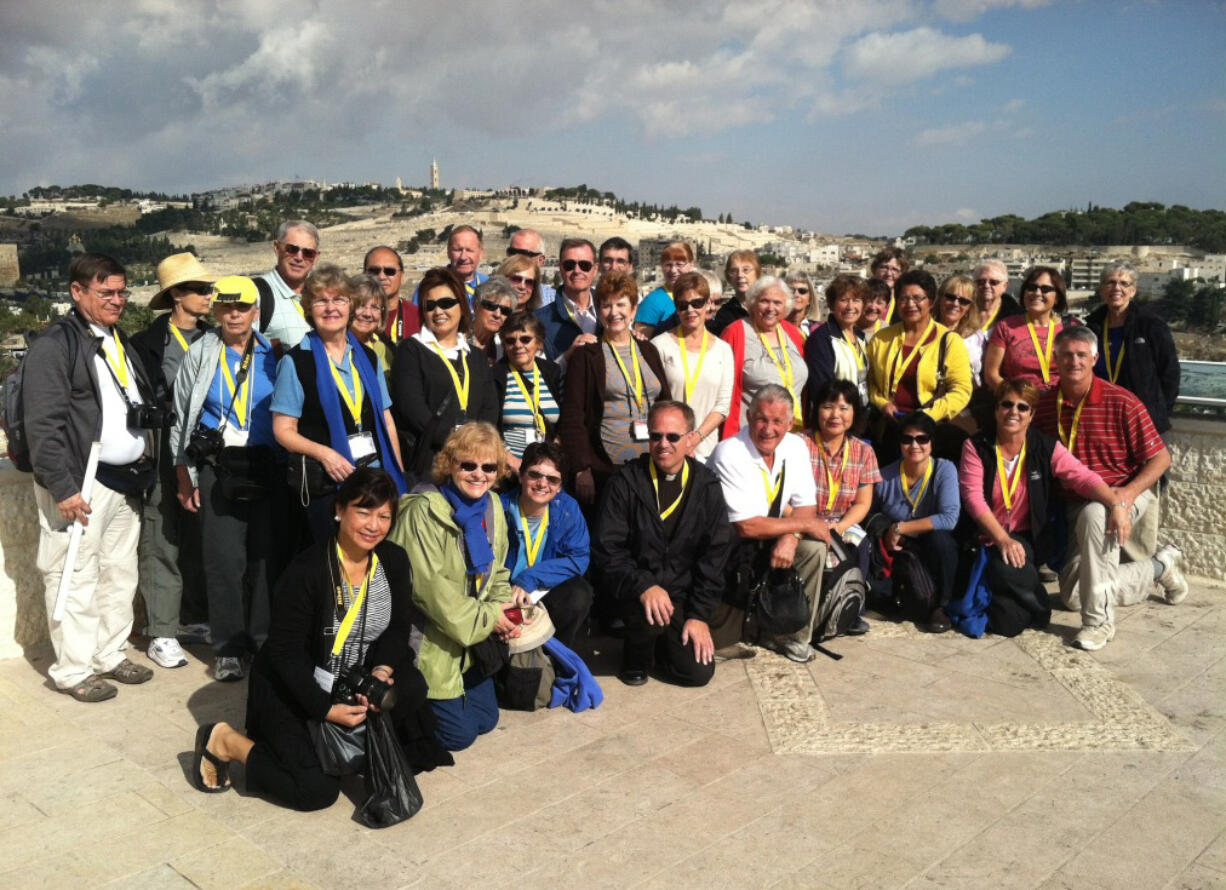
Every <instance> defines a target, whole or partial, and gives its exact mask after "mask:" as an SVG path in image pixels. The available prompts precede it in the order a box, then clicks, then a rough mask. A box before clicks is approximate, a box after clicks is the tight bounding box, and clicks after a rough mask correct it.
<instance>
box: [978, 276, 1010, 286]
mask: <svg viewBox="0 0 1226 890" xmlns="http://www.w3.org/2000/svg"><path fill="white" fill-rule="evenodd" d="M975 283H976V284H977V285H979V286H980V287H987V286H988V285H989V284H990V285H992V287H1000V286H1001V285H1002V284H1004V282H1003V281H1001V280H1000V279H999V278H976V279H975Z"/></svg>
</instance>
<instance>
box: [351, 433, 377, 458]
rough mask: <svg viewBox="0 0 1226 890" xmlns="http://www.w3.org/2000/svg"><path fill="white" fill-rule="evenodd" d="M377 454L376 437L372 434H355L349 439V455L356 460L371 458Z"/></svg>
mask: <svg viewBox="0 0 1226 890" xmlns="http://www.w3.org/2000/svg"><path fill="white" fill-rule="evenodd" d="M374 453H375V437H374V436H373V435H372V434H370V433H354V434H353V435H352V436H350V437H349V454H350V455H351V456H352V457H353V459H354V460H361V459H362V458H364V457H370V456H371V455H372V454H374Z"/></svg>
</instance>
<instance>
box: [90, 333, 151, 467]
mask: <svg viewBox="0 0 1226 890" xmlns="http://www.w3.org/2000/svg"><path fill="white" fill-rule="evenodd" d="M89 327H90V330H92V331H93V332H94V334H95V335H96V336H98V337H101V338H102V348H103V350H104V351H105V353H106V355H109V356H111V358H112V359H117V358H118V353H117V352H116V350H115V334H114V333H113V332H112V331H111V330H110V329H109V328H104V327H102V326H101V325H96V324H91V325H90V326H89ZM124 359H125V364H126V365H127V367H128V385H127V386H126V387H124V389H125V390H127V393H128V400H129V401H130V402H132V404H134V405H139V404H140V403H141V402H142V401H144V400H143V399H142V398H141V395H140V390H139V389H137V387H136V372H135V371H134V370H133V369H132V365H133V356H132V352H131V350H130V349H128V350H125V351H124ZM94 372H95V373H96V374H97V375H98V394H99V395H100V396H101V399H102V404H101V406H100V407H101V408H102V442H101V445H100V447H99V449H98V460H99V461H101V462H102V463H104V464H112V465H114V466H122V465H124V464H130V463H132V462H133V461H136V460H140V458H141V455H142V454H144V453H145V432H144V431H143V430H130V429H128V403H127V402H125V401H124V398H123V396H122V395H120V393H119V386H118V385H117V384H116V383H115V378H114V377H113V376H111V369H110V368H109V367H108V366H107V361H106V358H105V357H104V356H103V355H101V354H99V355H96V356H94Z"/></svg>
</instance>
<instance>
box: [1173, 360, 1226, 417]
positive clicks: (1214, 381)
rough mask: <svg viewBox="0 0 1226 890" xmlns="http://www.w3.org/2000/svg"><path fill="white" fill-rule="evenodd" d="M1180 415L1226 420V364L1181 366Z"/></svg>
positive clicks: (1178, 406)
mask: <svg viewBox="0 0 1226 890" xmlns="http://www.w3.org/2000/svg"><path fill="white" fill-rule="evenodd" d="M1179 371H1180V382H1179V398H1178V399H1177V400H1176V407H1175V411H1176V413H1177V414H1182V415H1193V416H1200V417H1222V416H1226V362H1202V361H1191V360H1187V359H1185V360H1183V361H1181V362H1180V363H1179Z"/></svg>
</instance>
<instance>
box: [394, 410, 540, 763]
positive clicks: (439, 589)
mask: <svg viewBox="0 0 1226 890" xmlns="http://www.w3.org/2000/svg"><path fill="white" fill-rule="evenodd" d="M506 471H507V454H506V447H505V446H504V445H503V443H502V436H500V435H499V433H498V430H497V429H495V428H494V427H493V426H492V425H491V424H489V423H484V422H474V423H466V424H464V425H463V426H461V427H459V428H457V429H456V430H454V431H453V432H452V433H451V435H450V436H449V437H448V438H447V442H446V444H444V445H443V448H442V450H441V451H439V452H438V454H437V455H435V457H434V466H433V470H432V475H433V479H434V485H432V486H418V488H416V489H414V491H413V493H411V494H407V495H405V496H404V497H403V498H402V499H401V504H400V516H399V519H398V521H397V522H396V526H395V528H393V529H392V533H391V534H390V535H389V536H388V539H389V540H391V541H394V542H395V543H397V544H399V545H400V546H401V547H403V548H404V549H405V551H406V552H407V553H408V554H409V561H410V562H411V563H412V565H413V598H414V600H416V602H417V605H418V606H419V607H420V608H421V610H422V611H423V612H424V613H425V615H426V626H425V628H424V632H423V634H422V637H421V639H420V641H418V640H414V648H416V649H417V666H418V668H419V669H420V670H421V673H422V676H423V677H425V680H426V687H427V695H428V697H429V699H430V704H431V706H432V708H433V709H434V713H435V716H436V718H437V722H438V729H437V738H438V741H439V742H440V743H441V744H442V745H443V746H444V747H445V748H447V750H449V751H462V750H463V749H465V748H467V747H468V746H469V745H471V744H472V743H473V742H474V741H476V739H477V736H479V735H481V734H483V733H487V732H489V731H490V730H491V729H493V728H494V727H495V726H497V725H498V702H497V700H496V699H495V697H494V680H493V678H492V677H491V676H488V675H486V676H482V674H484V673H485V671H484V670H482V665H483V664H486V663H487V662H486V661H485V660H484V659H482V658H481V655H482V654H483V652H486V653H487V652H488V650H489V649H490V648H493V647H492V646H491V645H490V644H491V643H493V642H494V641H493V640H491V639H490V638H491V636H494V635H496V636H497V637H498V638H501V639H502V640H504V641H505V640H509V639H511V638H512V637H516V636H519V633H520V628H519V625H517V624H515V623H513V622H512V621H511V620H510V619H509V618H508V617H507V615H506V614H505V613H506V611H507V610H508V609H510V608H512V607H513V605H514V603H513V602H512V598H511V585H510V573H509V572H508V570H507V568H506V557H507V525H506V519H505V517H504V515H503V511H502V509H501V507H500V506H499V501H498V497H497V495H492V494H490V489H491V488H492V487H493V485H494V483H495V482H497V481H498V479H500V478H501V477H502V476H503V475H505V474H506ZM487 641H488V642H487Z"/></svg>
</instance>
